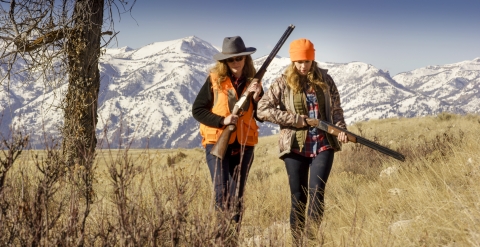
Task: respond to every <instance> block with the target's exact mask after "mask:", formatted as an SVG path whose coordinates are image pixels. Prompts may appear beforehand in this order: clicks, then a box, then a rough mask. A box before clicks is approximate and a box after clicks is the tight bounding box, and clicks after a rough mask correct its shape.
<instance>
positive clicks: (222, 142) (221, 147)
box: [210, 25, 295, 159]
mask: <svg viewBox="0 0 480 247" xmlns="http://www.w3.org/2000/svg"><path fill="white" fill-rule="evenodd" d="M294 28H295V26H294V25H290V26H288V28H287V30H286V31H285V33H283V35H282V37H281V38H280V40H279V41H278V43H277V44H276V45H275V47H273V50H272V51H271V52H270V55H268V57H267V59H265V62H263V64H262V67H260V69H259V70H258V71H257V73H255V76H254V77H253V79H252V82H251V83H255V82H257V81H261V80H262V77H263V75H264V74H265V72H266V71H267V67H268V65H270V63H271V62H272V60H273V59H274V58H275V56H276V55H277V53H278V51H279V50H280V48H282V46H283V43H285V41H286V40H287V38H288V36H290V34H291V33H292V31H293V29H294ZM252 96H253V92H251V93H249V92H248V91H245V93H243V94H242V96H241V97H240V99H239V100H238V101H237V102H236V103H235V106H234V107H233V110H232V114H234V115H239V113H241V112H240V111H241V109H243V106H244V105H245V103H246V102H249V101H250V99H251V98H252ZM236 128H237V127H236V126H235V125H234V124H229V125H227V126H225V128H224V129H223V132H222V134H221V135H220V137H219V138H218V140H217V142H216V143H215V145H214V146H213V148H212V150H211V151H210V153H211V154H213V155H215V156H216V157H218V158H220V159H223V157H225V152H226V151H227V146H228V141H229V140H230V136H231V135H232V133H233V132H234V131H235V130H236Z"/></svg>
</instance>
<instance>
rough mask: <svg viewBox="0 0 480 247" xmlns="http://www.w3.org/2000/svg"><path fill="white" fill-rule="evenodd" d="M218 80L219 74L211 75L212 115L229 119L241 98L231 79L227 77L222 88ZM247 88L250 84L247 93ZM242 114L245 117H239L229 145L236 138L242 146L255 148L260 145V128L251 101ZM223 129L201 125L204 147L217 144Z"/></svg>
mask: <svg viewBox="0 0 480 247" xmlns="http://www.w3.org/2000/svg"><path fill="white" fill-rule="evenodd" d="M217 79H218V75H217V74H214V73H211V74H210V82H211V84H212V91H213V98H214V101H213V107H212V113H215V114H217V115H219V116H223V117H227V116H228V115H230V114H231V111H232V110H233V107H234V106H235V103H236V102H237V101H238V99H239V96H238V95H237V93H236V92H235V88H234V87H233V84H232V82H231V81H230V78H228V77H227V78H226V79H225V80H224V81H223V82H222V83H220V88H219V87H218V84H217V83H216V81H217ZM247 88H248V84H247V85H246V86H245V89H244V90H243V91H244V92H245V90H247ZM242 93H243V92H242ZM242 114H243V115H241V116H240V117H239V119H238V120H239V121H238V122H237V130H236V131H234V132H233V133H232V135H231V137H230V140H229V142H228V143H229V144H232V143H233V142H234V141H235V138H237V139H238V142H239V143H240V144H241V145H246V146H254V145H255V144H257V143H258V126H257V122H256V121H255V118H254V116H253V115H254V105H253V103H252V102H251V101H250V102H247V104H245V107H244V110H243V113H242ZM223 129H224V128H215V127H210V126H207V125H204V124H200V135H201V136H202V137H203V139H202V145H203V146H204V147H205V146H206V145H207V144H215V143H216V142H217V140H218V138H219V137H220V135H221V134H222V132H223Z"/></svg>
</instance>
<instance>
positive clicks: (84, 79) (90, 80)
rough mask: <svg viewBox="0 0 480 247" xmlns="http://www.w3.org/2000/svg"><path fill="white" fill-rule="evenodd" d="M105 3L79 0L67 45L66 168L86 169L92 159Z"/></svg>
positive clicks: (64, 148)
mask: <svg viewBox="0 0 480 247" xmlns="http://www.w3.org/2000/svg"><path fill="white" fill-rule="evenodd" d="M103 8H104V0H78V1H77V2H76V4H75V10H74V16H73V20H74V30H73V32H72V34H71V36H70V39H69V40H68V41H67V42H68V44H67V49H68V50H67V54H68V63H69V64H68V74H69V86H68V91H67V95H66V98H65V116H64V117H65V123H64V127H63V138H64V140H63V153H64V155H65V157H66V159H67V165H70V166H71V165H75V164H77V165H88V164H85V162H88V161H92V160H93V156H94V155H95V146H96V144H97V139H96V136H95V130H96V124H97V121H98V119H97V103H98V92H99V87H100V72H99V69H98V59H99V57H100V38H101V31H102V25H103Z"/></svg>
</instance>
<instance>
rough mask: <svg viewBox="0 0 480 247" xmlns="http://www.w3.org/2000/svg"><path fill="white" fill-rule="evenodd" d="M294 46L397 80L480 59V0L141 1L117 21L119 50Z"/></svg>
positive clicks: (265, 51) (260, 50)
mask: <svg viewBox="0 0 480 247" xmlns="http://www.w3.org/2000/svg"><path fill="white" fill-rule="evenodd" d="M290 24H293V25H295V30H294V31H293V33H292V34H291V35H290V37H289V39H288V40H287V42H286V43H285V45H284V46H283V47H282V49H281V50H280V52H279V54H278V55H280V56H283V57H289V55H288V44H289V43H290V41H292V40H294V39H298V38H308V39H310V40H312V42H313V43H314V44H315V48H316V60H317V61H320V62H336V63H347V62H352V61H360V62H365V63H369V64H372V65H373V66H375V67H377V68H379V69H383V70H388V71H390V74H391V75H392V76H393V75H395V74H397V73H400V72H404V71H409V70H413V69H416V68H420V67H424V66H428V65H442V64H448V63H455V62H460V61H464V60H472V59H474V58H477V57H480V0H457V1H454V0H451V1H445V0H436V1H434V0H403V1H402V0H398V1H393V0H383V1H373V0H365V1H361V0H357V1H353V0H336V1H334V0H324V1H320V0H318V1H302V0H298V1H291V0H290V1H283V0H278V1H261V0H257V1H253V0H244V1H241V0H237V1H227V0H224V1H219V0H211V1H209V0H205V1H198V0H197V1H194V0H171V1H147V0H137V2H136V3H135V5H134V7H133V10H132V13H131V15H130V14H123V15H122V16H121V20H117V21H116V22H115V29H116V30H117V31H120V33H119V35H118V36H117V38H118V39H117V41H118V43H114V44H113V45H111V46H110V47H123V46H129V47H132V48H140V47H142V46H145V45H147V44H150V43H153V42H159V41H168V40H174V39H180V38H184V37H188V36H192V35H195V36H197V37H199V38H201V39H203V40H205V41H207V42H209V43H211V44H213V45H216V46H218V47H221V45H222V41H223V38H224V37H227V36H235V35H240V36H241V37H242V38H243V40H244V41H245V43H246V45H247V46H253V47H255V48H257V52H256V53H255V54H253V57H254V58H257V57H260V56H264V55H268V54H269V53H270V51H271V49H272V48H273V46H274V45H275V44H276V43H277V41H278V39H279V38H280V36H281V35H282V34H283V32H284V31H285V30H286V28H287V27H288V25H290Z"/></svg>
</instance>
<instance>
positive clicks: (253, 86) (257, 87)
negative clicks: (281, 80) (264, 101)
mask: <svg viewBox="0 0 480 247" xmlns="http://www.w3.org/2000/svg"><path fill="white" fill-rule="evenodd" d="M247 91H248V92H253V93H254V94H253V100H254V101H255V102H258V101H259V100H260V94H261V93H262V83H261V82H260V81H255V82H253V83H250V85H249V86H248V88H247Z"/></svg>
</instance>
